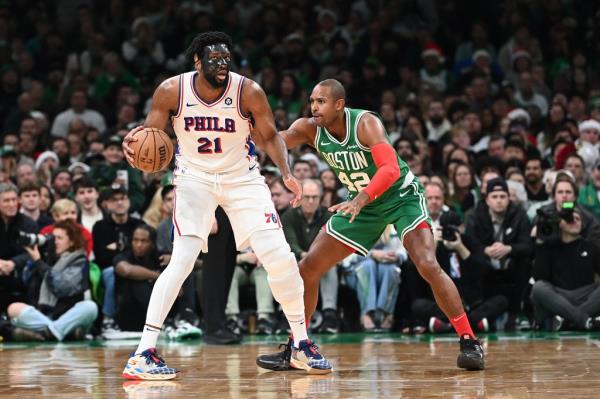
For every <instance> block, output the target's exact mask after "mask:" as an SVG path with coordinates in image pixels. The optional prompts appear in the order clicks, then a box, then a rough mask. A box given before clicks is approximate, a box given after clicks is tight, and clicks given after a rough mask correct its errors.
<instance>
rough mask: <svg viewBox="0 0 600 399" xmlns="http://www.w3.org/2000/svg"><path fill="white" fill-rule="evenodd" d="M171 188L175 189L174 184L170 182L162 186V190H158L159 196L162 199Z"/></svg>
mask: <svg viewBox="0 0 600 399" xmlns="http://www.w3.org/2000/svg"><path fill="white" fill-rule="evenodd" d="M173 190H175V186H174V185H172V184H167V185H166V186H164V187H163V189H162V191H161V192H160V198H161V199H162V200H163V201H164V200H165V198H166V196H167V195H168V194H169V193H170V192H171V191H173Z"/></svg>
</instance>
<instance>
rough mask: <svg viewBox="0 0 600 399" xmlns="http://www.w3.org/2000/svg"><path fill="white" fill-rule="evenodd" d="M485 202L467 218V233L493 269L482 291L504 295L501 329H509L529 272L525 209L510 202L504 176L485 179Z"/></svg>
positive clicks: (529, 240) (531, 244)
mask: <svg viewBox="0 0 600 399" xmlns="http://www.w3.org/2000/svg"><path fill="white" fill-rule="evenodd" d="M485 203H486V206H485V207H484V206H478V207H477V209H476V211H475V213H474V214H473V215H472V216H471V218H470V219H469V223H468V226H467V235H469V236H471V237H472V238H473V239H474V240H475V241H476V242H478V244H479V245H480V246H481V247H482V248H483V253H484V254H485V256H486V257H487V258H488V260H489V262H490V264H491V266H492V269H493V270H492V271H491V272H490V273H488V275H487V277H486V279H485V281H486V283H485V285H484V286H485V290H484V292H485V293H486V295H487V296H488V297H489V296H493V295H498V294H502V295H505V296H506V297H507V298H508V301H509V306H508V312H509V319H508V321H507V323H506V326H505V329H506V330H509V331H510V330H514V329H515V327H516V325H515V320H516V316H517V313H518V312H519V311H521V309H522V302H523V299H524V295H525V291H526V288H527V282H528V280H529V276H530V275H531V256H532V254H533V241H532V239H531V237H530V231H531V226H530V224H529V220H528V218H527V214H526V213H525V211H524V210H523V209H522V208H521V207H519V206H517V205H515V204H513V203H511V202H510V200H509V194H508V186H507V184H506V182H505V181H504V179H502V178H494V179H492V180H490V181H489V182H488V183H487V187H486V196H485Z"/></svg>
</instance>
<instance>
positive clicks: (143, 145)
mask: <svg viewBox="0 0 600 399" xmlns="http://www.w3.org/2000/svg"><path fill="white" fill-rule="evenodd" d="M142 133H143V134H144V137H143V138H142ZM149 135H152V137H151V138H149V137H148V136H149ZM163 136H164V137H163ZM136 137H138V138H139V140H137V141H136V142H134V143H133V144H132V148H133V150H134V152H135V154H134V156H133V157H134V162H133V163H132V166H133V167H135V168H136V169H139V170H141V171H143V172H147V173H155V172H158V171H160V170H163V169H165V168H168V166H169V164H170V163H171V159H172V158H173V153H174V148H172V146H173V142H172V141H171V138H170V137H169V135H168V134H167V133H166V132H164V131H163V130H161V129H158V128H153V127H147V128H144V129H143V130H142V131H141V132H139V133H138V134H137V135H136ZM138 144H139V145H138ZM151 147H152V154H150V153H149V152H150V149H151ZM144 154H146V158H145V159H144V157H143V155H144ZM161 155H162V156H163V158H161ZM142 159H144V162H142Z"/></svg>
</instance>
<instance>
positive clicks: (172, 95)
mask: <svg viewBox="0 0 600 399" xmlns="http://www.w3.org/2000/svg"><path fill="white" fill-rule="evenodd" d="M180 79H183V75H177V76H173V77H170V78H168V79H165V80H163V81H162V82H161V84H160V85H158V87H157V88H156V90H154V96H153V97H152V106H153V108H154V107H158V108H161V109H166V110H169V111H171V112H173V111H175V110H177V107H178V106H179V96H180V93H179V87H180V84H179V81H180Z"/></svg>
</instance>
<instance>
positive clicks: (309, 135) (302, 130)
mask: <svg viewBox="0 0 600 399" xmlns="http://www.w3.org/2000/svg"><path fill="white" fill-rule="evenodd" d="M316 132H317V128H316V125H315V124H314V122H311V120H310V119H309V118H300V119H296V120H295V121H294V123H292V125H291V126H290V127H289V129H287V130H282V131H281V132H279V134H280V135H281V137H283V141H285V145H286V147H287V148H288V149H292V148H294V147H298V146H299V145H302V144H309V145H311V146H314V141H315V135H316Z"/></svg>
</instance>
